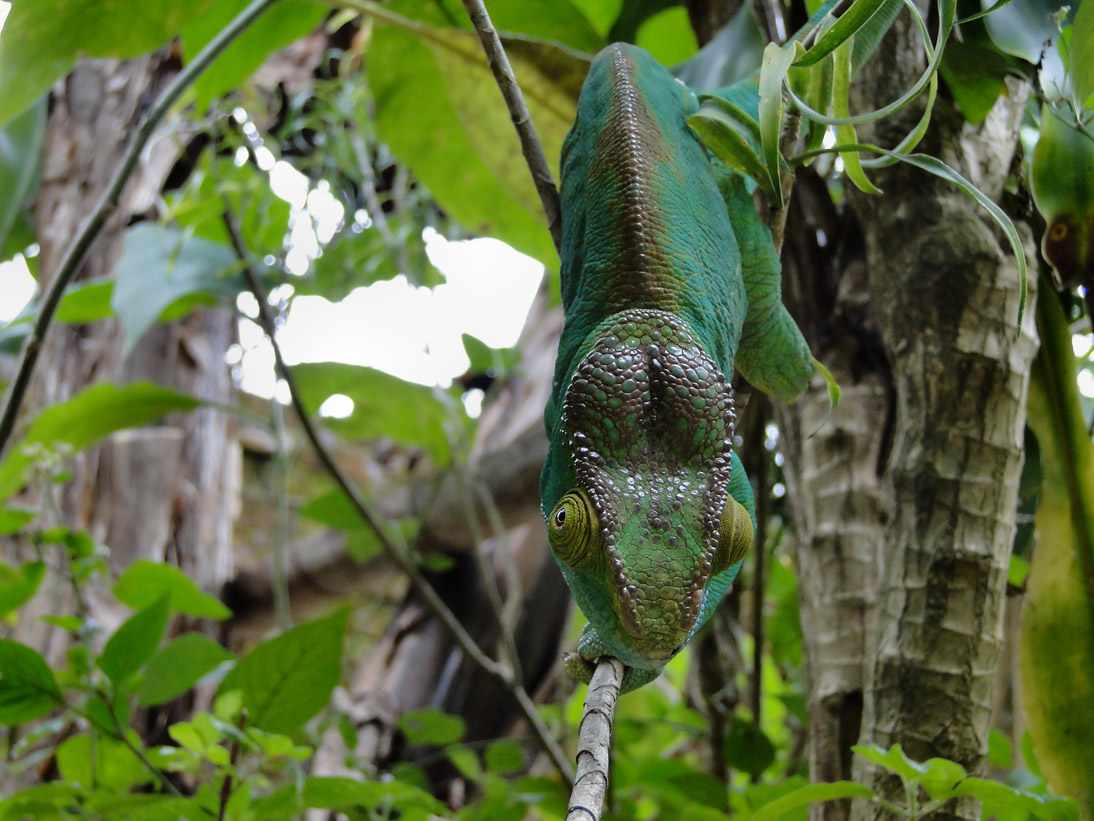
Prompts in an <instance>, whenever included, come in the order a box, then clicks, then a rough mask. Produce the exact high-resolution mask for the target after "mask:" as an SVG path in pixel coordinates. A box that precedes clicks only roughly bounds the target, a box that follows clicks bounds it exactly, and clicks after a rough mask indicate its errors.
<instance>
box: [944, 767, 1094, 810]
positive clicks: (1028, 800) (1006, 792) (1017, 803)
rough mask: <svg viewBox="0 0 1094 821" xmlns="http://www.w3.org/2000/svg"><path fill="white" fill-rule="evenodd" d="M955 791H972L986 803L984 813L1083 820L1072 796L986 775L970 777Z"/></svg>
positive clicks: (961, 792)
mask: <svg viewBox="0 0 1094 821" xmlns="http://www.w3.org/2000/svg"><path fill="white" fill-rule="evenodd" d="M954 794H955V795H971V796H972V797H973V798H976V799H978V800H979V801H981V802H982V803H983V805H984V806H983V810H984V817H985V818H987V817H989V816H990V815H995V816H997V817H1004V814H1005V813H1018V814H1019V816H1018V817H1020V818H1024V817H1026V816H1028V817H1031V818H1043V819H1058V821H1079V808H1078V805H1077V804H1076V803H1075V800H1074V799H1072V798H1060V797H1058V796H1055V795H1047V794H1045V793H1034V792H1028V791H1026V790H1019V789H1015V788H1014V787H1010V786H1008V785H1006V784H1000V783H999V782H998V781H989V780H988V779H986V778H975V777H974V778H966V779H965V780H964V781H962V782H961V784H960V785H959V786H958V787H957V789H956V790H954Z"/></svg>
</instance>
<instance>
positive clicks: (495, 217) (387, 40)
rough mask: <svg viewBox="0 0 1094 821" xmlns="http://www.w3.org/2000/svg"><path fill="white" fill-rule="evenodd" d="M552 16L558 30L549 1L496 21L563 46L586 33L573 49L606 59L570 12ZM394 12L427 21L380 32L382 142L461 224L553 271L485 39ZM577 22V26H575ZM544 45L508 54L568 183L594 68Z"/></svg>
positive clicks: (418, 8)
mask: <svg viewBox="0 0 1094 821" xmlns="http://www.w3.org/2000/svg"><path fill="white" fill-rule="evenodd" d="M551 5H552V6H553V7H554V10H553V11H552V13H551V15H550V16H551V17H553V18H554V19H555V20H556V23H555V24H554V25H547V23H548V20H549V19H550V18H547V19H541V17H540V16H539V14H540V13H541V12H542V9H543V8H544V4H543V3H542V2H539V3H533V4H528V8H527V13H528V16H529V19H527V20H526V19H523V18H522V16H521V15H522V14H523V13H524V11H525V10H524V9H523V7H522V9H521V12H519V13H518V12H517V11H516V8H515V6H514V5H513V4H511V3H510V4H504V3H503V4H500V5H499V8H497V9H495V8H494V5H493V4H491V8H490V11H491V15H492V17H493V18H494V22H495V25H496V26H497V27H498V29H499V30H501V31H519V32H521V33H524V34H528V33H531V34H533V35H534V36H535V37H536V38H545V39H546V38H551V39H559V40H561V39H562V38H561V37H560V36H559V35H565V36H569V35H572V34H577V35H579V36H578V37H575V38H573V39H570V40H568V41H567V42H569V43H571V44H572V45H573V44H578V45H577V47H579V48H580V47H582V45H580V44H589V45H593V46H595V47H597V48H599V45H600V40H599V38H598V37H597V35H596V34H595V32H592V31H591V29H589V27H588V22H587V21H586V20H585V19H584V17H582V16H581V15H579V14H577V12H576V11H574V10H573V8H572V7H571V6H570V5H569V4H568V3H558V4H551ZM385 8H388V9H392V10H394V11H396V12H398V13H400V14H404V15H406V16H408V17H413V18H421V19H423V20H424V21H425V22H424V23H420V24H418V26H417V27H416V34H409V33H407V32H406V31H404V30H397V29H395V28H393V27H390V26H383V27H381V28H379V29H378V30H377V32H376V35H375V40H374V44H373V48H372V53H371V57H372V61H371V62H370V66H374V68H373V70H372V71H371V73H370V75H369V80H370V83H371V85H372V88H373V91H374V94H375V105H376V123H377V129H378V131H379V134H380V136H381V137H382V138H383V140H384V141H385V142H386V143H387V144H388V145H390V146H391V148H392V150H393V151H394V152H395V154H396V155H397V156H398V157H399V159H400V160H401V161H403V162H404V163H406V164H407V165H408V166H409V167H410V168H411V169H413V171H414V173H415V175H416V176H417V177H418V178H419V179H420V180H422V182H424V183H425V185H426V186H428V188H429V190H430V193H431V194H432V195H433V196H434V197H435V198H436V199H437V201H438V202H439V203H440V204H441V205H442V206H443V207H444V208H445V210H446V211H448V212H449V213H450V214H451V215H452V216H453V217H454V218H455V219H456V220H457V221H458V222H460V223H461V224H463V225H464V226H465V227H467V228H469V229H470V230H472V231H475V232H477V233H483V234H489V235H491V236H494V237H497V238H498V239H501V240H504V241H505V242H507V243H509V244H510V245H512V246H513V247H515V248H517V249H518V250H520V251H523V252H524V253H527V254H529V255H531V256H534V257H536V258H538V259H540V260H541V261H543V262H545V263H547V264H548V265H553V264H554V263H555V253H554V248H553V246H552V244H551V240H550V237H549V236H548V234H547V232H546V230H544V229H545V222H544V218H543V215H542V209H541V207H540V204H539V198H538V196H537V195H536V192H535V187H534V185H533V183H532V180H531V176H530V174H529V172H528V169H527V167H526V165H525V163H524V159H523V155H522V154H521V151H520V145H519V142H518V140H517V137H516V133H515V132H514V130H513V127H512V123H511V122H510V118H509V115H508V112H507V110H506V108H505V106H504V104H503V101H502V98H501V94H500V92H499V91H498V89H497V86H496V83H495V82H494V79H493V76H492V75H491V73H490V71H489V70H488V68H487V65H486V59H485V57H484V56H483V53H482V47H481V46H480V45H479V43H478V40H477V38H476V37H475V36H474V34H472V33H471V32H469V31H467V30H465V29H464V28H443V27H442V26H443V25H445V23H446V21H445V20H444V19H443V18H441V19H438V17H437V14H436V13H435V11H433V10H432V4H431V3H426V2H423V1H422V0H404V1H403V2H399V3H390V4H387V5H386V6H385ZM570 15H576V17H573V18H572V20H576V21H577V22H576V23H574V24H573V25H568V24H567V23H566V21H567V20H569V19H571V17H570ZM464 18H465V15H464V13H463V12H462V10H461V11H460V13H459V14H458V15H456V14H453V16H452V17H451V18H449V20H450V21H451V22H452V23H456V24H457V25H461V26H462V25H465V23H463V22H462V21H463V20H464ZM557 21H562V22H561V23H559V22H557ZM449 24H451V23H449ZM545 39H536V40H533V39H529V38H516V37H509V38H507V39H506V41H505V45H506V50H507V52H508V54H509V59H510V62H511V63H512V65H513V70H514V72H515V73H516V76H517V79H518V81H519V82H520V86H521V89H522V90H523V92H524V96H525V101H526V102H527V104H528V108H529V110H530V112H531V115H532V120H533V122H534V123H535V126H536V131H537V133H538V135H539V138H540V141H541V143H542V145H543V148H544V153H545V154H546V157H547V161H548V163H549V164H550V166H551V168H552V173H553V174H554V175H555V177H556V179H557V169H558V158H559V153H560V151H561V146H562V140H563V138H564V137H565V134H566V132H567V131H568V130H569V128H570V124H571V123H572V122H573V118H574V114H575V112H576V101H577V95H578V94H579V93H580V89H581V83H582V82H583V80H584V77H585V73H586V72H587V70H588V57H587V56H586V55H583V54H580V53H577V52H574V51H571V50H570V49H568V48H562V47H560V46H558V45H555V44H554V43H552V42H546V41H545Z"/></svg>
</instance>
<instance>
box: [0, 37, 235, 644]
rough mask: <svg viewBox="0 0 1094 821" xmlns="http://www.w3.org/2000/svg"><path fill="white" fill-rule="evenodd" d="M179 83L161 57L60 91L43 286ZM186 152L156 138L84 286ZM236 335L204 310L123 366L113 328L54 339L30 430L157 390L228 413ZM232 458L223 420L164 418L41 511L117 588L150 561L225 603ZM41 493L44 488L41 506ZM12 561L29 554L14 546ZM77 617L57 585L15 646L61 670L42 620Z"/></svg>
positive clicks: (99, 605)
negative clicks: (65, 410)
mask: <svg viewBox="0 0 1094 821" xmlns="http://www.w3.org/2000/svg"><path fill="white" fill-rule="evenodd" d="M175 69H176V63H175V61H174V59H173V58H172V57H171V55H169V54H166V53H157V54H154V55H151V56H149V57H144V58H140V59H136V60H129V61H114V60H100V61H81V62H80V63H79V64H78V65H77V66H76V68H75V69H74V70H73V72H72V73H71V74H70V75H69V76H68V77H67V78H66V79H65V80H63V81H61V82H60V83H59V84H58V85H57V87H56V88H55V89H54V94H53V103H52V106H51V110H50V116H49V121H48V125H47V130H46V137H45V144H44V156H43V171H42V183H41V188H40V190H39V194H38V198H37V202H36V207H35V214H36V223H37V235H38V236H37V238H38V242H39V244H40V246H41V257H40V271H41V284H42V285H43V286H44V285H46V284H48V282H49V281H50V279H51V277H52V275H53V272H54V270H55V268H56V266H57V263H58V260H59V259H60V257H61V256H62V254H63V253H64V251H65V248H66V247H67V245H68V244H69V242H70V241H71V239H72V237H73V235H74V234H75V233H76V231H77V229H78V228H79V226H80V225H81V224H82V222H83V221H84V218H85V216H86V215H87V214H88V213H89V212H90V210H91V209H92V207H93V206H94V204H95V203H96V202H97V201H98V199H99V197H100V196H101V194H102V191H103V189H104V188H105V185H106V183H107V181H108V179H109V177H110V175H111V174H112V173H113V172H114V169H115V165H116V161H117V158H118V156H119V154H120V152H121V151H122V149H123V148H124V146H125V144H126V142H127V141H128V139H129V137H130V136H131V135H132V133H133V131H134V130H135V129H136V127H137V126H138V125H139V123H140V120H141V118H142V116H143V114H144V112H145V111H146V110H147V108H148V106H149V105H150V103H151V101H152V100H154V99H155V96H156V95H157V94H158V93H159V91H160V89H161V88H162V87H163V85H164V84H165V83H166V81H168V80H169V79H170V78H171V76H172V74H173V73H174V71H175ZM178 149H179V146H178V145H177V144H176V142H175V141H174V140H173V139H172V138H170V137H168V136H167V135H166V133H163V134H160V135H158V136H155V137H153V140H152V142H151V145H150V147H149V149H148V150H147V151H146V152H145V154H144V155H143V156H142V159H141V162H140V164H139V165H138V167H137V169H136V171H135V173H134V174H133V176H132V178H131V179H130V180H129V183H128V185H127V186H126V188H125V191H124V193H123V194H122V197H121V202H120V204H119V208H118V209H117V211H116V212H115V213H114V214H113V215H112V217H111V218H110V220H109V221H108V222H107V225H106V228H105V229H104V231H103V232H102V234H101V235H100V237H99V239H98V240H97V241H96V242H95V244H94V245H93V246H92V248H91V250H90V252H89V253H88V255H87V258H86V260H85V262H84V264H83V266H82V267H81V269H80V272H79V274H78V278H79V279H80V280H90V279H96V278H101V277H106V276H109V275H110V273H111V272H112V270H113V268H114V266H115V265H116V263H117V261H118V259H119V258H120V256H121V253H122V244H123V238H124V232H125V228H126V225H127V224H128V223H129V222H130V221H132V220H135V219H141V218H144V217H149V216H154V214H155V208H156V203H157V201H158V198H159V194H160V190H161V188H162V186H163V182H164V180H165V179H166V177H167V175H168V173H169V171H170V170H171V167H172V165H173V164H174V162H175V160H176V158H177V155H178ZM234 335H235V319H234V316H233V315H232V313H231V312H230V311H227V310H223V309H208V310H199V311H196V312H195V313H193V314H191V315H190V316H189V317H187V318H186V319H184V320H181V321H179V322H177V323H174V324H172V325H170V326H157V327H155V328H153V329H151V330H150V331H149V332H148V333H147V334H146V335H145V336H144V337H143V338H142V340H141V341H140V342H138V343H137V347H136V348H135V350H134V351H133V353H132V355H131V356H128V357H126V356H125V355H124V350H123V333H122V329H121V327H120V325H119V323H118V322H117V321H116V320H107V321H101V322H96V323H94V324H91V325H83V326H68V325H56V326H54V327H53V328H52V329H51V331H50V333H49V336H48V337H47V340H46V343H45V346H44V349H43V354H42V356H41V359H40V360H39V363H38V370H37V373H36V376H35V380H34V382H33V385H32V390H31V396H30V397H29V399H28V403H27V407H26V413H25V414H24V418H25V419H29V418H32V417H33V416H34V415H36V414H37V413H38V412H39V411H40V410H42V409H43V408H46V407H48V406H50V405H53V404H55V403H58V402H63V401H65V400H68V399H70V398H72V397H73V396H74V395H76V394H77V393H79V392H80V391H81V390H83V389H84V388H86V387H88V386H90V385H93V384H96V383H100V382H104V381H112V382H115V383H117V384H125V383H127V382H130V381H134V380H138V379H151V380H154V381H156V382H159V383H161V384H165V385H167V386H170V387H172V388H175V389H177V390H179V391H182V392H184V393H189V394H191V395H194V396H197V397H200V398H202V399H207V400H211V401H214V402H219V403H228V402H230V400H231V396H232V390H233V389H232V385H231V379H230V375H229V372H228V369H227V367H226V365H225V363H224V351H225V350H226V349H227V347H228V345H229V344H230V343H231V342H232V341H233V339H234ZM236 450H237V449H236V445H235V440H234V434H233V433H232V431H231V429H230V425H229V421H228V419H227V418H226V416H225V414H223V413H222V412H220V411H217V410H213V409H211V408H205V409H202V410H199V411H197V412H195V413H192V414H188V415H185V416H182V415H180V416H178V418H168V419H166V420H164V422H163V423H162V424H161V425H159V426H157V427H152V428H147V429H144V430H139V431H125V432H122V433H120V434H118V435H116V436H114V437H111V438H110V439H108V440H107V441H106V442H104V443H103V444H102V445H101V446H98V447H94V448H90V449H88V450H86V451H84V452H82V453H79V454H76V455H74V456H73V457H71V459H69V460H68V461H67V462H66V464H65V467H66V468H67V469H68V470H69V471H70V473H71V479H69V480H68V481H66V482H65V483H64V484H63V485H61V486H58V487H57V488H53V487H48V488H47V489H45V490H44V491H43V492H45V493H52V494H54V495H55V501H56V504H55V505H54V504H45V505H44V510H45V511H46V512H45V513H44V514H43V516H44V518H43V520H42V521H43V522H47V523H51V522H52V520H53V519H58V520H59V521H56V522H52V523H53V524H61V525H64V526H65V527H68V528H70V529H72V530H86V531H87V532H88V533H89V534H90V536H91V537H92V538H93V539H94V540H95V542H96V543H97V544H99V545H105V546H107V547H109V548H110V559H109V566H110V570H111V574H112V575H113V576H116V575H117V574H119V573H120V572H122V571H124V569H125V568H127V567H128V566H129V565H130V564H131V563H132V562H133V561H135V560H137V559H152V560H155V561H164V562H170V563H172V564H175V565H176V566H178V567H180V568H181V569H182V570H183V571H184V572H186V573H187V574H188V575H189V576H190V577H191V578H192V579H194V580H195V581H196V582H197V583H198V584H199V585H200V586H201V587H202V588H204V589H205V590H207V591H210V592H214V593H216V592H218V591H219V588H220V586H221V585H222V584H223V583H224V581H225V580H226V579H227V578H228V576H229V574H230V573H231V569H232V560H231V541H230V534H231V522H232V517H233V515H234V511H235V505H236V497H237V495H238V488H237V484H238V459H237V457H236ZM43 487H45V486H44V485H42V483H40V482H39V483H38V485H37V487H35V488H32V492H37V491H39V490H41V489H42V488H43ZM10 549H11V550H13V551H23V552H25V551H26V550H27V549H28V548H27V547H26V546H25V545H24V546H20V545H16V544H12V545H11V546H10ZM6 550H7V549H6ZM49 558H50V559H51V560H53V559H55V558H56V557H55V556H50V557H49ZM51 563H54V564H57V563H56V562H51ZM108 587H109V585H108V584H107V585H102V586H100V585H92V586H90V587H89V588H88V589H87V591H85V592H86V596H87V600H88V605H89V607H90V609H91V613H90V614H89V615H90V616H91V617H92V618H94V619H95V620H97V621H98V622H99V623H101V624H103V625H104V627H105V628H107V629H106V631H105V632H104V634H105V633H108V632H109V631H110V630H111V629H112V628H113V627H114V626H116V625H117V624H118V623H119V622H120V620H121V619H123V618H125V617H126V616H127V615H129V613H128V611H126V610H124V609H123V608H120V607H118V606H117V605H115V604H113V602H112V598H111V597H110V596H109V595H108V594H107V592H106V591H107V589H108ZM73 606H74V602H73V601H72V599H71V592H70V590H69V583H68V581H67V579H64V578H61V577H60V576H59V575H58V574H54V573H51V574H50V575H49V576H48V577H47V579H46V581H45V582H44V583H43V586H42V589H41V591H40V592H39V594H38V596H37V597H36V598H35V599H34V601H33V602H32V603H31V604H30V605H28V607H27V608H25V609H24V611H23V614H22V618H21V621H20V624H19V627H18V630H17V635H18V637H19V639H20V640H21V641H25V642H26V643H28V644H30V645H31V646H33V647H36V648H38V649H40V650H42V651H43V652H46V653H47V655H48V657H49V658H50V660H51V661H52V662H53V663H55V664H56V663H59V662H60V661H61V659H63V651H64V649H65V647H66V646H67V634H65V633H64V631H62V630H60V629H58V628H55V627H51V626H49V625H46V624H45V623H43V622H41V621H40V620H38V619H37V616H38V615H40V614H41V613H42V612H47V613H57V612H60V613H64V612H71V611H72V607H73Z"/></svg>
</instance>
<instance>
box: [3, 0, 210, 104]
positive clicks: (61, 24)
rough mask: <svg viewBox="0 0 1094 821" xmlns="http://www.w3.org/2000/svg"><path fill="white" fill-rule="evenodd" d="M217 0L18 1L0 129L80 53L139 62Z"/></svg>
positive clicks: (8, 29) (6, 55) (9, 32)
mask: <svg viewBox="0 0 1094 821" xmlns="http://www.w3.org/2000/svg"><path fill="white" fill-rule="evenodd" d="M213 5H214V0H160V2H158V3H146V2H143V0H128V2H126V0H114V2H109V3H104V2H102V0H54V2H49V3H42V2H34V1H33V0H30V2H18V3H15V4H13V5H12V8H11V13H10V14H9V15H8V19H7V21H6V22H5V24H4V29H3V35H0V88H2V89H4V93H3V95H0V125H3V124H4V123H6V122H8V121H9V120H10V119H11V118H12V117H14V116H15V115H16V114H18V113H19V112H21V111H23V110H24V109H25V108H26V107H27V106H29V105H30V104H31V103H32V102H33V101H34V100H36V99H38V98H39V97H41V96H42V95H44V94H45V93H46V92H47V91H49V88H50V86H52V85H53V82H54V81H55V80H57V79H58V78H59V77H61V76H63V75H65V74H67V73H68V70H69V69H70V68H72V66H73V65H74V64H75V62H76V58H77V57H78V56H80V55H81V54H86V55H87V56H89V57H119V58H126V57H136V56H138V55H141V54H147V53H148V52H150V51H153V50H155V49H157V48H159V47H160V46H162V45H163V44H164V43H166V42H167V41H168V40H170V39H171V37H172V36H173V35H174V34H175V33H176V32H178V30H179V29H180V28H181V26H182V24H183V23H185V22H186V21H188V20H191V19H193V18H195V17H200V16H201V15H203V14H205V13H206V11H207V10H208V9H210V8H211V7H213Z"/></svg>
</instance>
